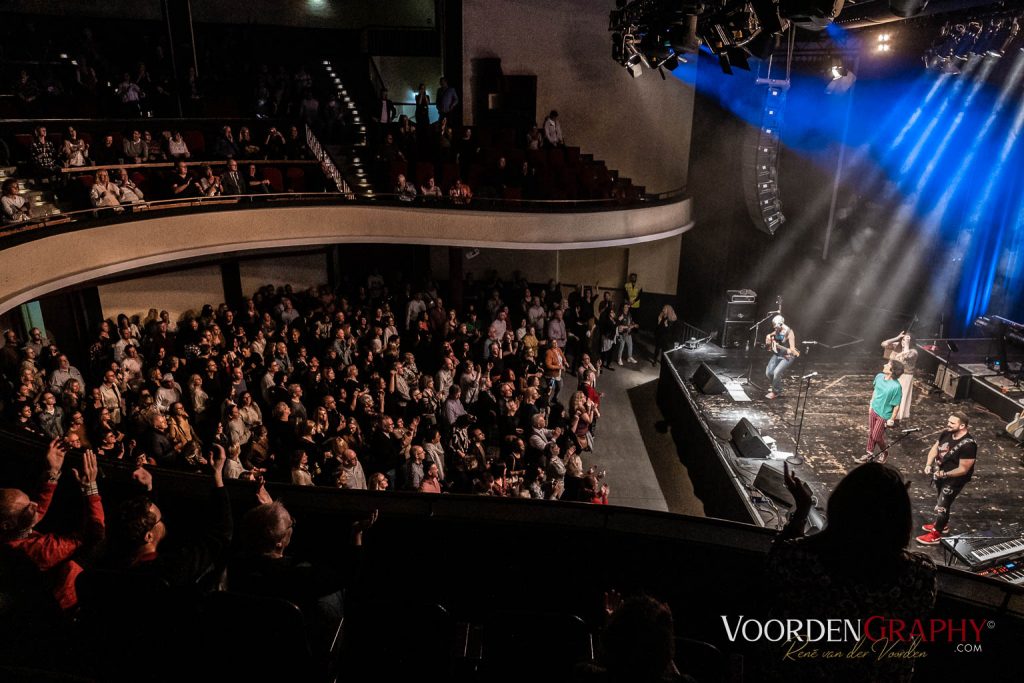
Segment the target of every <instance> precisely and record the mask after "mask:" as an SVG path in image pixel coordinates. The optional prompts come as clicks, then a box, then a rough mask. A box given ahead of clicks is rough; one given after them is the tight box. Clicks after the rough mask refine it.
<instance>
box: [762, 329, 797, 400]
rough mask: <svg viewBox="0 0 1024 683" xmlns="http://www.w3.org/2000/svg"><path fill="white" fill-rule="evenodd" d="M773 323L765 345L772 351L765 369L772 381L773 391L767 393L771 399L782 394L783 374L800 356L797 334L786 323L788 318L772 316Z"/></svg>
mask: <svg viewBox="0 0 1024 683" xmlns="http://www.w3.org/2000/svg"><path fill="white" fill-rule="evenodd" d="M772 325H773V327H774V329H773V330H772V331H771V332H769V333H768V336H767V337H765V340H764V343H765V346H767V347H768V348H769V349H771V352H772V357H771V359H770V360H769V361H768V366H767V367H765V369H764V374H765V376H766V377H768V380H769V381H770V382H771V383H772V388H771V391H769V392H768V393H767V394H766V395H765V398H767V399H769V400H770V399H773V398H778V397H779V396H781V395H782V375H783V373H784V372H786V369H787V368H789V366H790V365H792V364H793V361H795V360H796V359H797V358H798V357H799V356H800V352H799V351H797V349H796V335H795V334H793V330H792V328H790V327H789V326H788V325H786V319H785V318H783V317H782V316H781V315H777V316H775V317H774V318H772Z"/></svg>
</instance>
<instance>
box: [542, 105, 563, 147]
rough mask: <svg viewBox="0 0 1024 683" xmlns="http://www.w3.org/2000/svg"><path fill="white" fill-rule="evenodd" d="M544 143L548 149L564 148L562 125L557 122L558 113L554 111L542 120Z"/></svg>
mask: <svg viewBox="0 0 1024 683" xmlns="http://www.w3.org/2000/svg"><path fill="white" fill-rule="evenodd" d="M544 142H545V144H546V145H547V146H548V147H565V140H564V139H563V138H562V124H560V123H559V122H558V112H557V111H555V110H554V109H552V110H551V113H550V114H548V116H547V118H546V119H544Z"/></svg>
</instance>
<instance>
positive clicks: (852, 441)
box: [672, 347, 1024, 562]
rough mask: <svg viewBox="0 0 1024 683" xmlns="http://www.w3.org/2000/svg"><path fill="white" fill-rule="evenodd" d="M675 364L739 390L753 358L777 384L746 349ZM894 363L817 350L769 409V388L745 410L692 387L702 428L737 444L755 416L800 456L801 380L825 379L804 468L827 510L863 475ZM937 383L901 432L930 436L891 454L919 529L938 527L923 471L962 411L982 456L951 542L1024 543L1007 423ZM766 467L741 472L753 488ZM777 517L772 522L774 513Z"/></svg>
mask: <svg viewBox="0 0 1024 683" xmlns="http://www.w3.org/2000/svg"><path fill="white" fill-rule="evenodd" d="M672 356H673V361H674V362H675V364H676V365H677V367H678V368H679V372H680V375H681V376H683V377H684V378H687V379H688V378H689V377H690V376H691V375H692V373H693V369H694V368H695V367H696V365H697V364H698V363H699V362H700V361H704V362H707V363H708V365H709V366H711V367H712V368H713V369H714V370H715V372H716V373H717V374H718V375H719V377H721V378H722V379H723V381H725V382H727V383H730V384H733V382H732V381H731V380H733V379H738V380H739V381H740V383H742V377H743V376H744V375H745V374H746V371H747V367H748V363H749V362H750V360H751V359H752V360H753V366H752V367H753V370H752V375H753V377H752V379H753V381H754V382H756V383H757V384H758V385H760V386H761V387H766V385H767V380H766V378H765V376H764V366H765V364H766V363H767V360H768V357H767V354H766V353H765V352H764V351H754V352H751V353H750V356H749V357H748V356H747V355H746V354H745V352H744V351H743V350H735V351H734V350H729V351H721V350H720V349H718V348H717V347H705V348H704V349H701V350H699V351H687V350H679V351H675V352H673V353H672ZM884 362H885V361H884V360H883V359H882V358H881V355H880V354H877V355H876V354H873V353H869V352H865V351H863V350H855V349H850V350H848V351H847V353H842V352H840V351H814V352H812V353H811V354H807V355H805V356H804V357H802V358H800V359H799V360H798V361H797V362H796V363H795V364H794V365H793V366H791V368H790V370H791V377H790V378H789V379H787V381H786V383H785V391H784V394H783V396H781V397H780V398H777V399H775V400H767V399H766V398H765V397H764V395H765V391H764V390H763V389H758V388H755V387H753V386H751V385H749V384H747V385H743V386H742V388H743V390H744V391H745V393H746V394H747V396H749V398H750V399H751V400H750V401H749V402H745V401H741V400H740V401H738V400H736V398H734V397H733V396H731V395H730V393H728V392H727V393H723V394H718V395H705V394H700V393H698V392H696V391H695V390H694V389H693V388H692V385H689V384H688V387H687V388H688V390H689V391H691V392H692V396H693V398H694V399H695V401H696V403H697V405H698V407H699V410H700V413H701V417H702V419H703V420H704V421H705V423H706V424H707V425H708V426H709V428H710V429H711V430H712V431H713V432H714V433H715V435H716V436H718V437H719V438H721V439H723V440H725V441H729V439H730V432H731V430H732V428H733V427H734V426H735V425H736V423H737V422H738V421H739V420H740V419H741V418H744V417H745V418H747V419H748V420H750V422H751V423H753V424H754V425H755V426H757V427H758V429H759V430H760V431H761V434H762V436H765V437H772V438H774V439H775V440H776V442H777V444H778V450H779V451H787V452H793V451H796V450H797V448H796V432H797V426H798V424H797V422H798V416H797V415H796V403H797V389H798V386H799V385H800V380H799V377H800V376H801V375H806V374H808V373H811V372H817V373H818V376H817V377H815V378H813V380H812V381H811V385H810V391H809V396H808V399H807V407H806V412H805V414H804V422H803V429H802V432H801V438H800V446H799V455H800V456H801V457H802V458H804V463H803V464H801V465H797V466H796V467H795V468H794V469H795V470H796V472H797V474H798V476H800V477H801V478H803V479H804V480H805V481H807V482H808V483H809V484H810V485H811V487H812V489H813V490H814V491H815V493H816V494H817V495H818V496H819V497H820V498H821V500H822V507H824V500H826V499H827V497H828V494H829V493H830V492H831V491H832V489H833V487H834V486H835V485H836V483H837V482H838V481H839V480H840V479H841V478H842V477H843V476H844V475H845V474H846V473H847V472H848V471H850V470H851V469H853V468H854V467H856V463H855V462H854V458H855V457H857V456H859V455H861V454H862V453H864V450H865V446H866V442H867V421H868V419H867V414H868V402H869V400H870V398H871V392H872V378H873V377H874V375H875V374H876V373H878V372H880V371H881V367H882V365H883V364H884ZM684 373H685V374H684ZM930 379H931V378H930V377H920V376H919V377H917V378H915V384H914V397H913V405H912V408H911V417H910V419H908V420H905V421H904V422H903V424H902V425H901V427H902V428H904V429H909V428H914V427H920V428H921V431H920V432H916V433H913V434H910V435H909V436H908V437H907V438H905V439H904V440H903V441H902V442H901V443H899V444H897V445H896V446H894V447H893V448H892V449H890V451H889V458H888V463H889V464H890V465H892V466H894V467H896V468H898V469H899V470H901V471H902V472H903V474H904V476H905V477H906V478H907V479H908V480H910V481H911V482H913V483H912V485H911V487H910V496H911V500H912V503H913V507H914V522H915V529H919V528H920V527H921V525H922V524H925V523H929V522H932V521H934V512H933V508H934V505H935V489H934V487H933V485H932V483H931V477H930V476H929V475H925V474H924V473H923V471H922V470H923V468H924V464H925V460H926V456H927V453H928V449H929V448H930V447H931V445H932V444H933V443H934V442H935V440H936V438H937V437H938V435H939V433H940V432H941V431H942V430H943V429H944V428H945V424H946V419H947V418H948V416H949V414H950V413H951V412H953V411H955V410H962V411H964V412H965V413H966V414H967V415H968V417H969V419H970V425H971V427H970V430H971V433H972V434H973V435H974V437H975V439H976V440H977V442H978V446H979V451H978V461H977V464H976V466H975V467H976V469H975V475H974V478H973V479H972V480H971V482H970V483H969V484H968V485H967V487H966V488H965V489H964V491H963V493H961V495H960V496H959V497H958V498H957V500H956V502H955V503H954V505H953V509H952V513H951V517H950V533H951V534H954V535H955V534H969V535H982V536H985V535H991V536H992V537H999V536H1008V537H1013V538H1016V537H1018V536H1021V535H1022V533H1024V525H1022V520H1024V486H1021V483H1022V482H1021V480H1022V478H1024V466H1022V465H1021V460H1020V459H1021V455H1022V452H1024V451H1022V450H1021V448H1020V447H1018V446H1017V444H1016V442H1015V441H1014V440H1013V439H1012V438H1011V437H1010V436H1009V435H1008V434H1007V433H1006V431H1005V424H1006V423H1005V422H1004V421H1003V420H1002V419H1000V418H999V417H998V416H997V415H995V414H994V413H992V412H990V411H989V410H987V409H986V408H984V407H983V406H981V405H978V404H977V403H975V402H974V401H971V400H965V401H957V402H954V401H953V400H952V399H950V398H948V397H947V396H945V395H944V394H930V393H929V391H928V381H929V380H930ZM888 436H889V439H890V441H891V440H892V438H894V436H895V435H894V434H892V430H890V434H889V435H888ZM764 462H765V461H764V460H756V459H745V458H738V457H737V458H734V459H733V462H732V464H733V466H734V467H735V468H736V469H737V471H739V472H741V473H742V474H743V478H744V479H745V480H746V481H747V483H748V484H749V483H752V482H753V479H754V477H755V476H756V475H757V471H758V470H759V469H760V467H761V465H762V464H763V463H764ZM779 466H780V467H781V463H779ZM759 507H760V508H764V507H766V506H763V505H761V506H759ZM767 512H768V519H771V516H772V515H771V511H770V510H768V511H767ZM771 521H773V522H774V521H775V520H771ZM918 533H923V532H918ZM915 535H917V534H916V533H915ZM911 545H912V546H916V549H919V550H922V551H924V552H927V553H929V554H930V555H932V556H933V558H934V559H935V560H936V561H937V562H938V561H942V560H943V555H942V551H941V548H940V546H922V545H919V544H916V543H914V542H913V541H912V542H911Z"/></svg>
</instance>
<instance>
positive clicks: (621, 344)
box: [615, 301, 640, 365]
mask: <svg viewBox="0 0 1024 683" xmlns="http://www.w3.org/2000/svg"><path fill="white" fill-rule="evenodd" d="M638 327H640V326H639V325H638V324H637V323H636V322H634V321H633V308H632V306H631V305H630V303H629V302H628V301H627V302H626V303H624V304H622V315H621V316H620V317H619V323H618V327H617V328H616V330H615V331H616V333H617V337H616V341H615V343H616V345H617V348H618V352H619V365H622V352H623V351H625V352H626V355H627V356H628V361H629V362H630V363H635V362H636V358H633V330H635V329H637V328H638Z"/></svg>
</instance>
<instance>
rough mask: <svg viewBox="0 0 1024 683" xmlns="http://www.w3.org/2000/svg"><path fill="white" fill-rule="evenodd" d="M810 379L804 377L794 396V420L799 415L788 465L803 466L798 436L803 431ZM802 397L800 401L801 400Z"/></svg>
mask: <svg viewBox="0 0 1024 683" xmlns="http://www.w3.org/2000/svg"><path fill="white" fill-rule="evenodd" d="M811 379H813V378H811V377H806V378H804V379H803V381H802V382H801V383H800V389H799V390H798V391H797V394H796V412H795V413H794V418H795V417H796V416H797V415H799V416H800V421H799V422H798V423H797V428H796V447H795V448H794V449H793V455H791V456H790V457H788V458H786V462H787V463H789V464H790V465H803V464H804V459H803V458H801V457H800V435H801V434H802V433H803V431H804V413H806V412H807V397H808V396H809V395H810V393H811ZM801 397H802V400H801Z"/></svg>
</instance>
